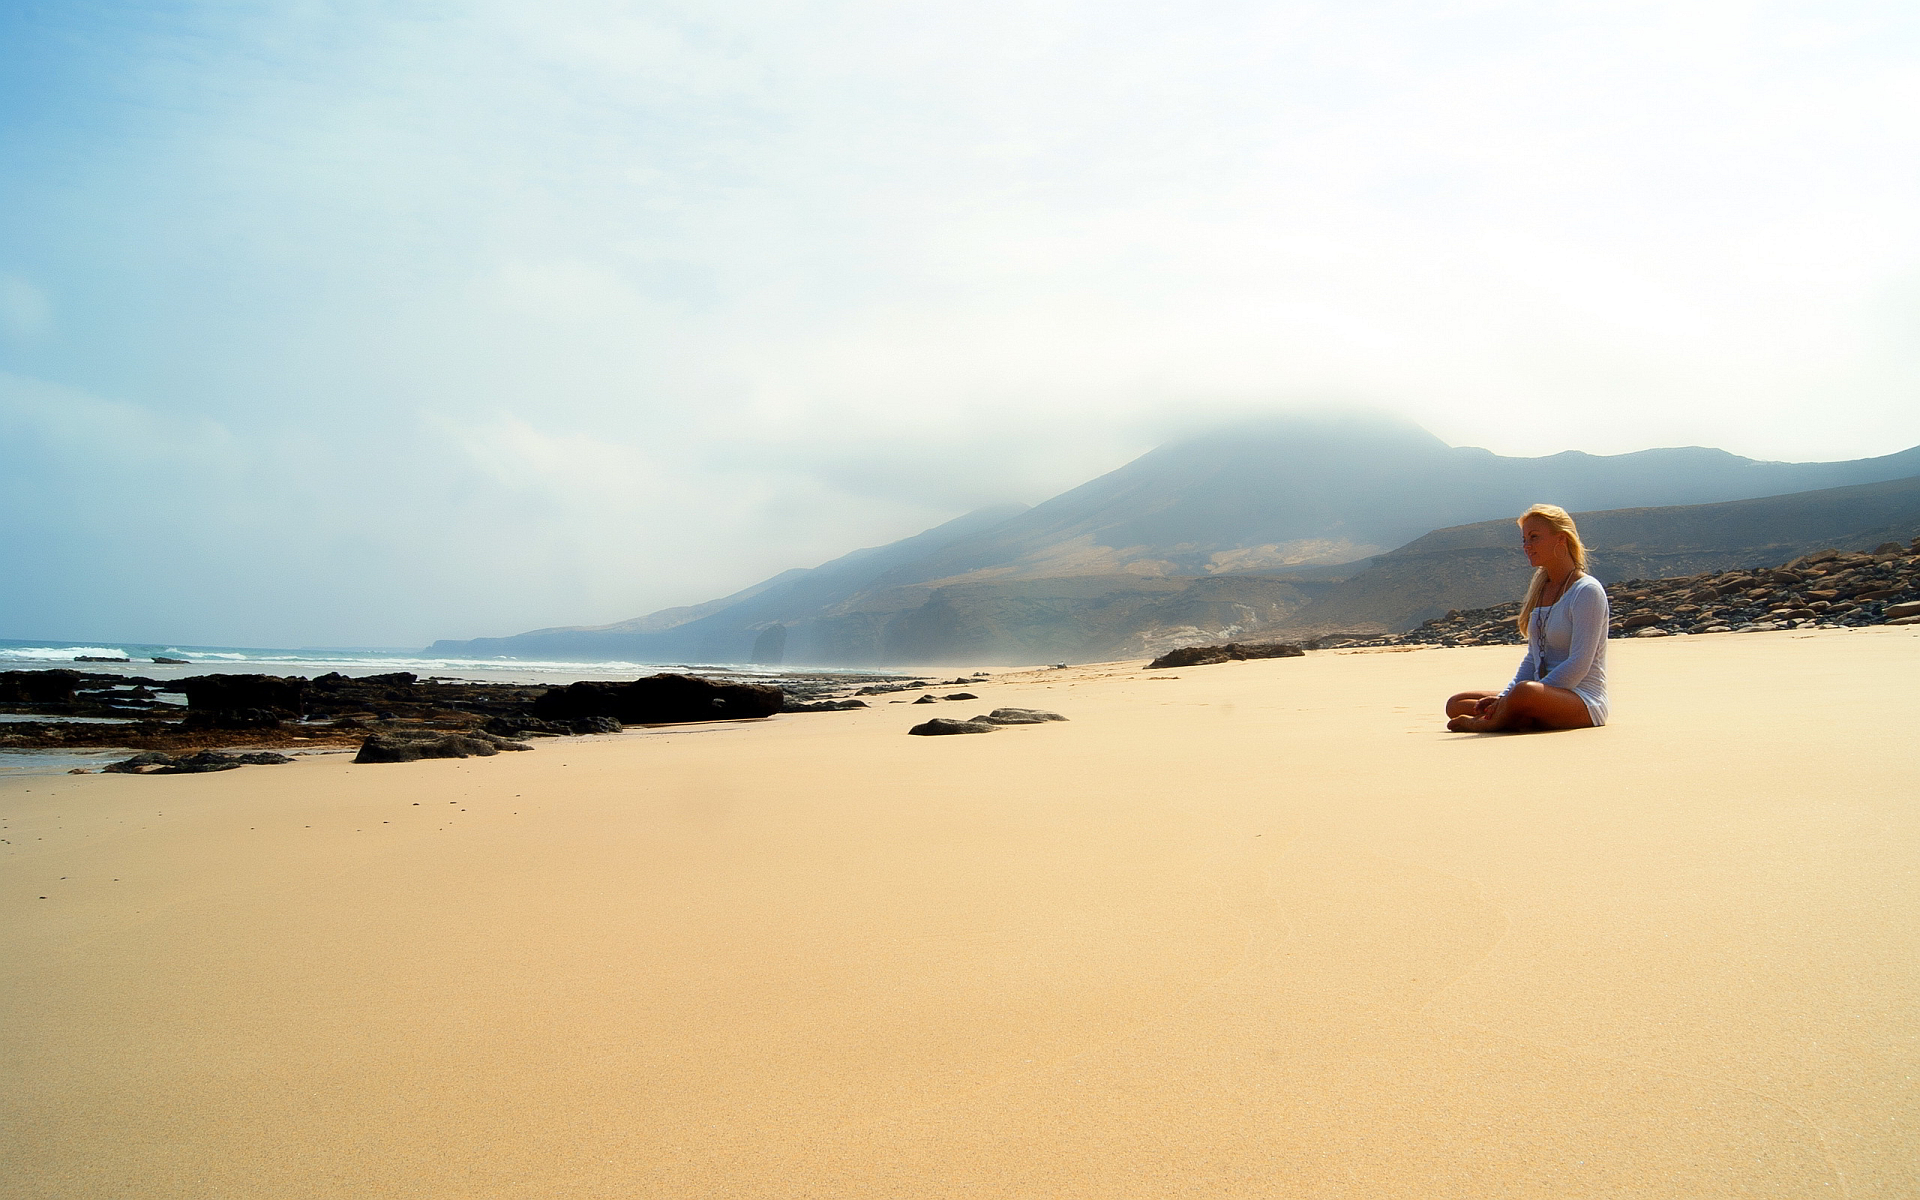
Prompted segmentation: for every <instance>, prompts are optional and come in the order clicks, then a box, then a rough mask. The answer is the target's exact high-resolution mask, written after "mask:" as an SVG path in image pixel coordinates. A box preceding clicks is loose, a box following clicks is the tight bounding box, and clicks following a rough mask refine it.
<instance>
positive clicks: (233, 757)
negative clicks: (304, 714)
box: [101, 750, 293, 775]
mask: <svg viewBox="0 0 1920 1200" xmlns="http://www.w3.org/2000/svg"><path fill="white" fill-rule="evenodd" d="M292 761H293V760H292V759H291V758H288V757H287V756H286V755H284V754H275V753H273V752H272V751H271V750H257V751H253V752H251V753H248V754H222V753H220V752H219V751H217V750H201V751H198V752H197V753H194V754H188V755H183V756H182V757H180V758H175V757H173V756H172V755H170V754H160V753H156V752H152V751H149V752H148V753H145V754H136V755H134V756H133V757H132V758H127V759H122V760H121V761H119V762H117V763H114V764H112V765H111V766H106V767H102V768H101V770H102V771H105V772H108V773H110V774H114V775H204V774H206V773H207V772H209V771H232V770H237V769H238V768H240V767H269V766H278V765H280V764H283V763H290V762H292Z"/></svg>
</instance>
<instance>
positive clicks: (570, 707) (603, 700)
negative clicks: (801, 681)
mask: <svg viewBox="0 0 1920 1200" xmlns="http://www.w3.org/2000/svg"><path fill="white" fill-rule="evenodd" d="M785 701H786V697H785V696H784V695H783V694H782V693H781V691H780V689H779V688H777V687H768V686H766V685H765V684H757V683H726V682H721V681H717V680H712V679H702V678H700V677H699V676H697V675H671V674H663V675H649V676H648V677H647V678H645V679H636V680H634V681H633V682H632V683H599V682H594V681H589V680H583V681H581V682H579V683H571V684H568V685H567V686H566V687H563V688H554V689H552V690H551V691H549V692H547V693H546V694H545V695H544V696H541V697H540V698H539V699H538V700H536V701H534V703H533V715H534V716H536V717H540V718H542V719H544V720H557V721H571V720H576V719H578V718H581V717H611V718H613V719H614V720H616V721H619V722H620V723H621V724H623V725H677V724H682V723H685V722H688V721H738V720H749V719H753V718H757V717H769V716H772V715H773V714H774V713H777V712H779V711H780V707H781V705H782V704H784V703H785Z"/></svg>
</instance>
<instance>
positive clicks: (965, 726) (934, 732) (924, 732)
mask: <svg viewBox="0 0 1920 1200" xmlns="http://www.w3.org/2000/svg"><path fill="white" fill-rule="evenodd" d="M999 729H1000V726H999V725H997V724H994V723H992V722H990V721H950V720H948V719H947V718H945V717H935V718H934V719H933V720H931V721H926V722H924V723H922V724H919V725H915V726H914V727H913V728H912V729H909V730H907V732H908V733H910V734H915V735H917V736H919V737H943V736H945V735H947V734H954V733H997V732H999Z"/></svg>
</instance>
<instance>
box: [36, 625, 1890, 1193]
mask: <svg viewBox="0 0 1920 1200" xmlns="http://www.w3.org/2000/svg"><path fill="white" fill-rule="evenodd" d="M1611 654H1612V662H1611V668H1612V674H1613V677H1614V680H1615V684H1614V688H1613V710H1614V713H1615V714H1616V723H1615V724H1614V725H1612V726H1610V727H1608V728H1606V729H1602V730H1582V731H1577V732H1570V733H1559V734H1545V735H1531V736H1492V737H1474V736H1461V735H1455V734H1448V733H1446V732H1445V731H1444V730H1443V728H1442V721H1441V719H1440V717H1439V708H1440V704H1441V702H1442V700H1443V699H1444V698H1445V697H1446V695H1447V694H1448V693H1449V692H1451V691H1455V690H1459V689H1463V688H1467V687H1493V686H1498V685H1500V684H1501V683H1503V682H1504V681H1505V680H1506V679H1507V678H1508V677H1509V676H1510V675H1511V672H1512V669H1513V667H1514V665H1515V663H1516V662H1517V658H1518V651H1517V650H1516V649H1515V648H1511V647H1501V648H1488V649H1456V650H1439V649H1422V650H1417V651H1410V652H1371V653H1369V652H1359V653H1339V652H1328V653H1316V654H1314V655H1311V656H1309V657H1307V658H1305V659H1282V660H1270V661H1263V662H1251V663H1232V664H1223V665H1219V666H1209V667H1192V668H1185V669H1181V670H1176V671H1157V672H1156V671H1146V670H1143V669H1141V668H1140V667H1139V665H1138V664H1134V665H1132V666H1130V667H1121V666H1109V667H1091V668H1076V669H1070V670H1065V671H1042V672H1032V673H1023V674H1018V675H1009V676H1003V677H1000V678H997V679H996V680H994V681H992V682H989V683H987V684H985V685H983V686H979V687H976V688H974V689H973V690H975V691H977V692H979V694H980V695H981V697H982V699H981V700H980V701H979V702H957V703H950V704H943V705H940V706H932V705H924V706H910V705H905V704H886V703H884V702H883V703H879V704H877V705H876V707H875V708H873V709H871V710H869V711H866V712H859V713H844V714H822V715H792V716H783V717H779V718H775V719H773V720H771V721H767V722H759V723H751V724H738V725H715V726H703V727H697V728H683V729H679V730H674V731H656V732H644V733H643V732H637V731H636V732H631V733H629V734H626V735H621V736H616V737H604V738H585V739H568V740H565V741H542V742H539V743H537V745H538V747H539V748H538V750H537V751H536V752H534V753H530V754H504V755H501V756H499V757H497V758H491V759H473V760H467V761H462V762H444V761H443V762H420V763H413V764H404V765H387V766H353V765H351V764H350V763H349V762H348V761H347V760H346V759H345V758H344V757H339V756H332V757H315V758H311V759H306V760H303V761H301V762H299V763H297V764H296V765H293V766H286V767H271V768H269V767H255V768H247V769H244V770H239V771H232V772H227V773H224V774H217V775H208V776H183V777H164V778H163V777H150V778H149V777H120V776H85V777H65V776H60V777H42V778H37V779H11V780H5V781H0V818H4V819H3V820H0V825H4V826H5V828H4V829H3V830H0V839H5V841H4V843H3V844H0V864H4V867H3V873H4V879H5V887H4V889H0V910H3V911H4V919H3V920H0V977H4V981H5V985H4V992H3V993H0V1039H4V1053H5V1061H6V1064H7V1067H6V1072H5V1078H6V1084H5V1087H4V1088H0V1129H3V1130H4V1132H3V1133H0V1136H3V1137H4V1139H5V1146H4V1149H3V1151H0V1157H4V1159H5V1166H4V1168H3V1169H0V1195H4V1196H9V1197H12V1196H32V1197H93V1196H140V1197H175V1196H181V1197H185V1196H193V1197H211V1196H245V1197H254V1196H273V1197H309V1196H312V1197H321V1196H324V1197H336V1196H337V1197H370V1196H408V1197H465V1196H474V1197H576V1196H577V1197H603V1196H604V1197H673V1198H675V1200H690V1198H706V1197H751V1198H767V1200H773V1198H782V1200H785V1198H794V1197H829V1196H831V1197H920V1196H927V1197H946V1196H969V1197H1102V1198H1114V1197H1160V1196H1193V1197H1232V1196H1270V1197H1290V1198H1291V1197H1356V1198H1361V1197H1365V1198H1375V1197H1456V1196H1457V1197H1494V1196H1500V1197H1506V1196H1539V1197H1580V1196H1605V1197H1621V1196H1633V1197H1700V1196H1715V1197H1719V1196H1743V1197H1761V1196H1764V1197H1773V1196H1778V1197H1809V1196H1836V1197H1889V1198H1892V1197H1912V1196H1915V1195H1920V903H1917V901H1920V765H1917V764H1916V745H1917V744H1920V742H1917V741H1916V737H1915V734H1916V731H1920V686H1916V683H1917V681H1920V628H1883V629H1872V630H1857V631H1839V632H1830V633H1817V634H1807V633H1802V634H1791V633H1784V632H1783V633H1773V634H1748V635H1723V636H1708V637H1693V638H1669V639H1664V640H1631V641H1623V642H1616V643H1615V644H1614V646H1613V647H1612V651H1611ZM883 699H884V698H883ZM1009 704H1011V705H1022V706H1034V707H1042V708H1050V709H1055V710H1057V711H1060V712H1062V713H1065V714H1066V715H1067V716H1068V717H1070V718H1071V721H1070V722H1069V723H1067V724H1049V725H1044V726H1034V727H1017V728H1010V729H1006V730H1003V731H1002V732H999V733H995V734H992V735H988V736H974V737H951V738H910V737H907V736H904V735H905V731H906V729H907V727H908V726H909V725H911V724H913V723H915V722H918V721H920V720H922V719H925V718H926V717H928V716H929V715H934V714H938V715H944V716H953V717H960V716H967V715H970V714H972V713H974V712H981V711H985V710H986V709H987V708H989V707H994V706H999V705H1009ZM40 897H45V899H41V898H40Z"/></svg>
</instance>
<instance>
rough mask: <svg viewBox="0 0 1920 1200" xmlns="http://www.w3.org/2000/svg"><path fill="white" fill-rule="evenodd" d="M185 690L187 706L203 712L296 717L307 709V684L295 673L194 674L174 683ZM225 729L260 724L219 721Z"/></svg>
mask: <svg viewBox="0 0 1920 1200" xmlns="http://www.w3.org/2000/svg"><path fill="white" fill-rule="evenodd" d="M174 686H175V687H176V688H177V689H178V690H179V691H181V692H184V693H186V697H187V708H188V709H189V710H191V711H193V712H196V713H199V712H206V713H242V712H245V713H263V714H267V715H269V716H275V717H297V716H300V715H301V714H302V713H304V712H306V710H307V690H308V688H309V686H310V685H309V684H308V682H307V681H306V680H304V679H301V678H299V677H297V676H295V677H291V678H282V677H281V676H278V675H194V676H191V677H189V678H187V679H182V680H180V681H179V683H177V684H175V685H174ZM216 727H218V728H224V729H234V728H240V729H253V728H261V727H262V726H259V725H257V724H256V725H238V726H236V725H219V724H217V723H216Z"/></svg>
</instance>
